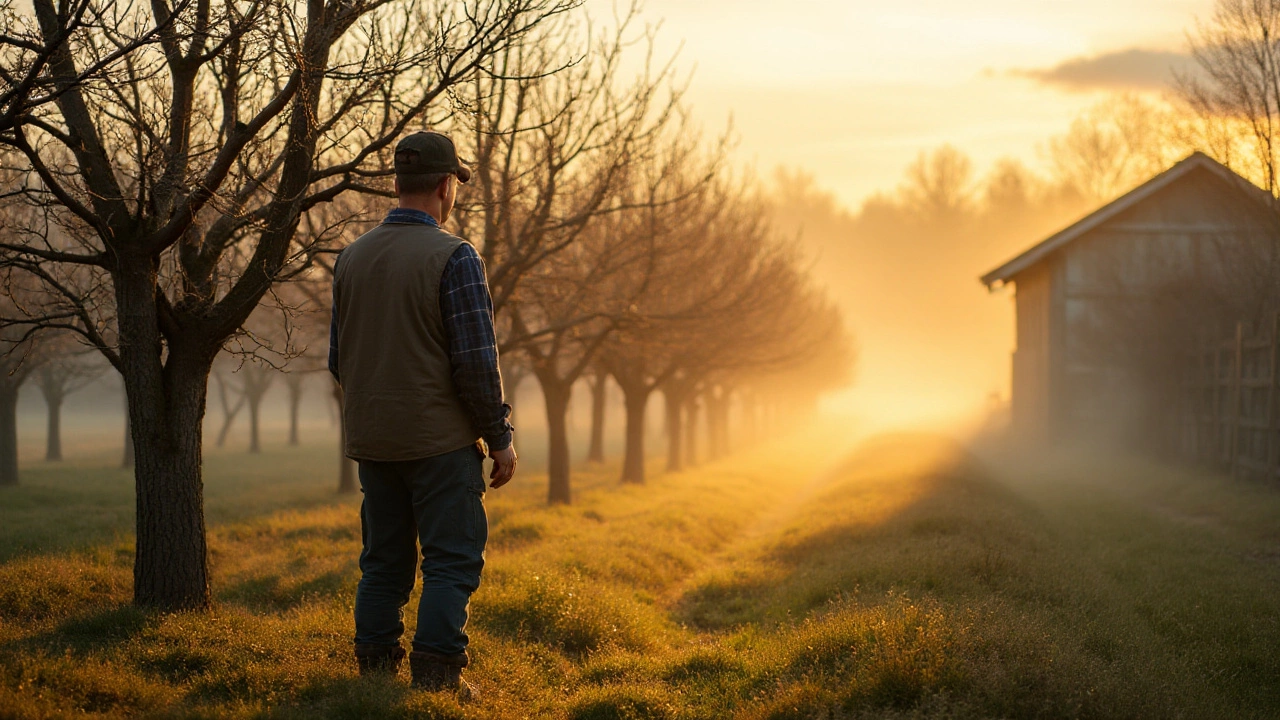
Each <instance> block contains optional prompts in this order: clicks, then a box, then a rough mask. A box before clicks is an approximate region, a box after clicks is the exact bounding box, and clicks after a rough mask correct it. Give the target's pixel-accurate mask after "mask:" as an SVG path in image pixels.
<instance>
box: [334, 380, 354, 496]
mask: <svg viewBox="0 0 1280 720" xmlns="http://www.w3.org/2000/svg"><path fill="white" fill-rule="evenodd" d="M333 401H334V402H335V403H337V404H338V493H339V494H341V495H350V494H351V493H353V492H355V491H356V464H355V461H353V460H352V459H351V458H349V457H347V421H346V420H345V419H344V418H343V415H342V386H341V385H339V384H338V383H336V382H335V383H334V384H333Z"/></svg>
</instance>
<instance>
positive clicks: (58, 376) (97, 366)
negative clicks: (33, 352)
mask: <svg viewBox="0 0 1280 720" xmlns="http://www.w3.org/2000/svg"><path fill="white" fill-rule="evenodd" d="M64 338H65V339H66V340H68V341H70V342H69V343H63V344H62V345H63V346H62V347H60V348H58V352H56V353H55V354H51V357H50V358H49V360H48V361H47V362H45V363H44V364H42V365H41V366H40V369H39V370H38V371H37V372H36V373H35V384H36V387H38V388H40V394H41V395H42V396H43V397H44V403H45V407H46V408H47V410H48V418H47V419H48V422H47V424H46V430H47V431H46V433H45V454H44V459H45V460H46V461H48V462H58V461H61V460H62V403H63V402H64V401H65V400H66V399H67V396H68V395H70V394H71V393H73V392H75V391H77V390H79V389H81V388H83V387H85V386H87V385H88V384H89V383H92V382H93V381H94V380H97V379H98V377H99V376H101V375H102V373H103V371H104V370H105V369H106V368H105V367H104V366H103V363H102V362H101V356H100V355H97V354H96V353H95V355H88V354H87V353H88V352H93V351H92V349H91V348H84V347H83V346H80V347H74V345H75V343H74V340H73V339H72V338H70V337H69V336H64ZM67 345H72V347H67ZM95 356H96V357H95Z"/></svg>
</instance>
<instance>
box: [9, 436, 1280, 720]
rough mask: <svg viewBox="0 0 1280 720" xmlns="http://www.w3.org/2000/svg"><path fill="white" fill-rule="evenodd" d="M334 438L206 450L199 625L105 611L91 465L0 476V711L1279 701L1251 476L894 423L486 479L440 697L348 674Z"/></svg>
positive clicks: (112, 576) (769, 711)
mask: <svg viewBox="0 0 1280 720" xmlns="http://www.w3.org/2000/svg"><path fill="white" fill-rule="evenodd" d="M331 450H332V449H331V448H328V447H322V446H315V447H309V448H304V449H301V450H296V451H289V452H285V451H279V452H273V453H268V454H266V455H264V456H262V457H261V458H254V459H252V460H250V458H249V456H245V455H241V454H236V453H230V452H228V453H214V454H212V455H210V457H209V459H208V473H207V475H208V482H207V484H208V487H207V495H208V505H209V517H210V534H211V547H212V558H211V563H212V569H213V576H214V594H215V598H216V608H215V610H214V611H213V612H211V613H208V614H174V615H160V614H149V613H144V612H141V611H138V610H135V609H133V608H131V607H130V606H129V603H128V600H129V588H130V578H131V575H130V561H131V548H130V536H129V530H130V525H131V510H132V496H131V492H130V486H129V482H130V481H129V478H128V476H127V474H125V473H122V472H120V471H114V470H101V469H97V468H98V467H99V466H100V465H102V464H107V463H109V462H110V460H109V459H107V458H105V457H104V458H103V459H102V460H101V461H100V462H98V461H95V460H94V459H93V458H88V459H85V460H82V461H77V463H78V464H73V465H72V466H70V467H66V468H52V467H34V466H33V467H31V468H29V469H28V471H27V473H26V475H25V477H24V481H25V482H26V485H25V486H24V487H21V488H16V489H6V490H5V491H4V492H3V493H2V494H0V717H3V718H10V717H13V718H34V717H61V716H67V717H70V716H77V717H78V716H82V715H84V714H90V715H101V716H120V717H123V716H156V717H210V718H212V717H273V718H274V717H280V718H293V717H297V718H319V717H341V718H363V717H406V718H407V717H438V718H506V717H511V718H520V717H549V718H567V719H573V720H590V719H601V720H603V719H606V718H730V717H733V718H777V719H782V718H853V717H859V718H862V717H871V718H907V717H938V718H969V717H974V718H978V717H1017V718H1033V717H1034V718H1041V717H1043V718H1059V717H1062V718H1073V717H1080V718H1177V717H1182V718H1238V717H1239V718H1268V717H1276V716H1278V715H1280V656H1278V654H1277V653H1276V648H1280V550H1278V549H1277V548H1280V530H1278V529H1277V528H1278V527H1280V525H1277V523H1276V518H1278V517H1280V491H1277V490H1275V489H1272V488H1267V487H1262V486H1259V485H1256V484H1250V483H1247V482H1243V481H1234V480H1229V479H1225V478H1220V477H1214V476H1205V475H1199V474H1196V473H1192V472H1183V471H1172V470H1169V469H1167V468H1161V467H1158V466H1153V465H1151V464H1148V463H1144V462H1140V461H1135V460H1117V459H1107V460H1105V461H1104V460H1101V459H1099V460H1095V461H1092V462H1084V461H1081V460H1079V459H1073V458H1070V457H1060V458H1034V459H1031V458H1026V457H1022V458H1020V457H1016V456H1013V455H1008V454H1002V453H998V452H995V451H993V450H982V451H972V450H968V449H965V448H962V447H960V446H957V445H955V444H954V443H952V442H950V441H947V440H943V439H940V438H936V437H931V436H913V435H897V436H891V437H881V438H877V439H873V440H871V441H869V442H867V443H864V444H863V445H861V446H859V448H858V449H857V450H856V451H854V452H853V453H852V454H851V455H849V456H847V457H839V456H828V455H825V454H823V453H822V452H818V450H817V449H816V448H815V447H814V446H813V445H812V444H811V443H809V444H806V443H804V442H800V441H794V442H784V443H779V444H778V445H776V446H773V447H768V448H761V449H758V450H756V451H754V452H752V453H750V454H744V455H740V456H738V457H737V458H735V459H733V460H730V461H727V462H723V463H720V464H715V465H710V466H706V467H703V468H699V469H697V470H694V471H690V472H687V473H683V474H677V475H656V476H654V477H653V478H652V479H651V481H650V483H649V484H648V485H646V486H644V487H623V486H619V485H617V484H616V482H615V479H614V478H615V477H616V468H613V467H604V468H596V469H593V470H587V471H585V472H583V473H581V474H580V475H579V476H578V478H577V482H578V485H579V488H580V492H579V495H578V500H577V502H576V504H575V505H573V506H571V507H558V508H547V507H545V506H544V505H543V504H542V498H543V495H544V492H545V487H544V479H543V478H541V477H538V476H537V475H536V474H530V475H528V476H525V477H522V478H520V479H519V480H517V482H516V483H514V484H513V485H512V486H511V487H509V488H504V489H503V490H502V491H497V492H491V493H490V494H489V496H488V497H487V498H486V504H487V505H488V509H489V514H490V521H491V524H492V531H491V536H490V537H491V545H490V550H489V557H488V560H489V565H488V568H487V570H486V576H485V582H484V585H483V587H482V588H481V590H480V591H479V592H478V593H477V594H476V596H475V597H474V601H473V604H472V609H473V615H472V626H471V630H472V637H473V646H472V653H473V659H474V661H473V667H472V668H470V669H469V671H468V673H469V675H468V676H469V678H470V679H471V680H472V681H473V682H474V683H475V684H476V685H477V686H478V687H479V689H480V690H481V693H482V699H481V701H480V702H479V703H478V704H472V705H466V706H459V705H457V704H456V703H455V702H454V701H453V700H452V698H450V697H446V696H445V695H443V694H431V693H425V692H417V691H412V690H410V689H408V687H407V684H406V683H405V682H404V678H401V681H400V682H389V681H374V680H361V679H359V678H357V677H356V676H355V668H354V662H353V661H352V659H351V656H350V655H351V648H350V636H351V631H352V621H351V605H352V600H353V597H354V588H355V582H356V579H357V574H358V573H357V569H356V565H355V559H356V555H357V552H358V548H359V538H358V523H357V520H356V515H355V510H356V503H357V502H358V501H357V500H356V499H353V498H340V497H337V496H335V495H334V494H333V493H332V486H333V483H332V475H333V468H332V464H333V463H332V452H331ZM413 602H416V597H415V598H414V600H413ZM407 621H408V622H409V623H412V613H410V614H409V616H408V617H407Z"/></svg>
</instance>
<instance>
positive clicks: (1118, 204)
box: [981, 151, 1271, 290]
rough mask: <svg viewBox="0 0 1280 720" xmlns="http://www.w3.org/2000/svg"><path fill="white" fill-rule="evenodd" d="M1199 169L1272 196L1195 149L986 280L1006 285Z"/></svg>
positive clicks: (992, 286)
mask: <svg viewBox="0 0 1280 720" xmlns="http://www.w3.org/2000/svg"><path fill="white" fill-rule="evenodd" d="M1197 169H1205V170H1209V171H1211V172H1213V173H1214V174H1216V175H1218V176H1219V177H1221V178H1222V179H1224V180H1226V181H1227V182H1228V183H1230V184H1231V185H1232V186H1235V187H1238V188H1239V189H1240V190H1241V192H1244V193H1246V194H1248V195H1251V196H1255V197H1257V199H1259V200H1260V201H1270V200H1271V196H1270V194H1269V193H1267V192H1266V191H1265V190H1263V189H1262V188H1259V187H1258V186H1257V185H1254V184H1253V183H1251V182H1249V181H1248V180H1246V179H1244V178H1242V177H1240V176H1239V175H1237V174H1236V173H1235V172H1234V171H1232V170H1231V168H1228V167H1227V166H1226V165H1223V164H1222V163H1220V162H1218V161H1217V160H1214V159H1213V158H1211V157H1209V156H1208V155H1205V154H1204V153H1202V152H1199V151H1197V152H1194V153H1192V154H1191V155H1189V156H1188V157H1186V158H1184V159H1183V160H1181V161H1179V162H1178V163H1177V164H1175V165H1174V166H1173V167H1171V168H1169V169H1168V170H1165V171H1164V172H1162V173H1160V174H1159V175H1156V176H1155V177H1153V178H1151V179H1150V180H1148V181H1146V182H1145V183H1143V184H1141V185H1139V186H1138V187H1136V188H1134V189H1133V190H1131V191H1130V192H1128V193H1126V194H1124V195H1122V196H1120V197H1118V198H1116V199H1115V200H1112V201H1111V202H1109V203H1107V204H1106V205H1103V206H1102V207H1101V208H1098V209H1097V210H1095V211H1094V212H1092V213H1090V214H1089V215H1086V216H1085V217H1084V218H1083V219H1081V220H1079V221H1077V222H1075V223H1074V224H1072V225H1070V226H1068V227H1067V228H1065V229H1064V230H1061V231H1059V232H1057V233H1055V234H1053V235H1051V236H1049V237H1048V238H1047V239H1045V240H1044V241H1042V242H1040V243H1039V244H1037V245H1035V246H1033V247H1031V248H1030V249H1028V250H1026V251H1025V252H1023V253H1022V254H1021V255H1018V256H1017V257H1015V258H1013V259H1012V260H1010V261H1008V262H1006V263H1005V264H1003V265H1001V266H1000V267H998V268H996V269H995V270H992V271H991V272H989V273H987V274H986V275H983V276H982V278H981V279H982V284H983V285H986V286H987V289H988V290H993V289H995V287H996V286H997V285H1002V284H1004V283H1007V282H1008V281H1010V280H1012V279H1013V277H1014V276H1015V275H1017V274H1019V273H1021V272H1022V271H1024V270H1026V269H1027V268H1029V267H1031V266H1033V265H1035V264H1036V263H1039V262H1040V261H1041V260H1044V259H1045V258H1046V257H1048V256H1049V255H1051V254H1053V253H1054V252H1055V251H1057V250H1059V249H1061V248H1062V247H1064V246H1066V245H1068V244H1069V243H1071V242H1073V241H1075V240H1076V239H1077V238H1079V237H1080V236H1082V235H1084V234H1086V233H1088V232H1089V231H1091V230H1094V229H1095V228H1097V227H1098V226H1100V225H1102V224H1104V223H1106V222H1107V221H1109V220H1111V219H1112V218H1114V217H1116V216H1117V215H1119V214H1121V213H1123V212H1124V211H1126V210H1128V209H1129V208H1132V207H1133V206H1135V205H1137V204H1138V203H1140V202H1142V201H1143V200H1146V199H1147V198H1149V197H1151V196H1152V195H1155V194H1156V193H1158V192H1160V191H1161V190H1163V189H1164V188H1166V187H1168V186H1169V185H1171V184H1173V183H1174V182H1176V181H1177V180H1178V179H1180V178H1182V177H1185V176H1186V175H1187V174H1189V173H1191V172H1192V171H1194V170H1197Z"/></svg>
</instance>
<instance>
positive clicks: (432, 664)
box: [409, 650, 477, 702]
mask: <svg viewBox="0 0 1280 720" xmlns="http://www.w3.org/2000/svg"><path fill="white" fill-rule="evenodd" d="M466 666H467V654H466V653H465V652H461V653H458V654H457V655H441V654H440V653H433V652H419V651H417V650H414V651H413V652H411V653H409V673H410V674H411V675H412V676H413V686H414V687H416V688H419V689H421V690H430V691H438V690H452V691H454V692H456V693H457V694H458V699H459V700H462V701H463V702H466V701H469V700H475V699H476V697H477V693H476V689H475V687H474V686H473V685H472V684H471V683H469V682H467V681H466V680H463V679H462V668H464V667H466Z"/></svg>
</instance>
